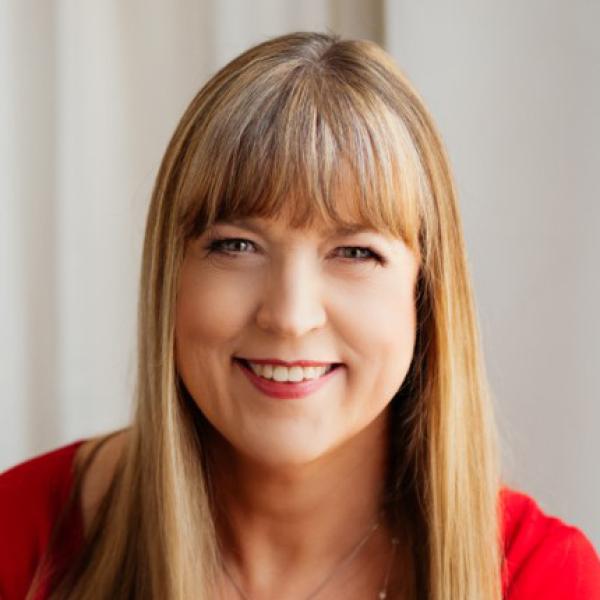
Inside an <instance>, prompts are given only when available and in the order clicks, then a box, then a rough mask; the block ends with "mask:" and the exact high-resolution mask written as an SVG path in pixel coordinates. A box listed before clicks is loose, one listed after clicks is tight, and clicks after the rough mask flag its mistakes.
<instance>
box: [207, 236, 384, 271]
mask: <svg viewBox="0 0 600 600" xmlns="http://www.w3.org/2000/svg"><path fill="white" fill-rule="evenodd" d="M236 245H237V247H238V250H233V249H232V247H235V246H236ZM240 246H241V247H242V248H244V247H248V246H250V247H254V248H255V244H254V242H251V241H250V240H247V239H244V238H233V237H231V238H216V239H212V240H210V242H209V243H208V244H207V245H206V246H205V250H206V251H207V255H211V254H216V255H222V256H227V257H230V258H233V259H235V258H238V257H239V256H240V255H242V254H246V253H247V252H246V251H244V250H243V249H242V250H239V248H240ZM338 249H342V250H350V251H352V254H354V256H346V257H343V258H342V260H347V261H350V262H356V263H366V262H371V261H373V262H375V263H377V264H379V265H384V264H385V263H386V261H385V259H384V258H383V257H382V256H381V255H379V254H378V253H377V252H375V250H373V249H372V248H369V247H367V246H340V247H339V248H338ZM356 251H359V256H356ZM253 252H255V250H254V251H253Z"/></svg>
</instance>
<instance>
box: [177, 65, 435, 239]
mask: <svg viewBox="0 0 600 600" xmlns="http://www.w3.org/2000/svg"><path fill="white" fill-rule="evenodd" d="M286 68H287V73H286V74H285V75H284V74H281V73H278V70H277V68H275V69H270V70H269V71H268V72H265V73H262V74H261V75H260V76H258V77H255V78H254V79H252V80H251V81H250V82H248V83H245V84H244V86H243V87H242V88H240V89H239V90H238V91H239V93H238V94H237V95H235V96H234V95H233V94H232V93H227V94H225V99H224V100H222V101H220V102H219V104H218V106H216V107H211V109H210V110H208V111H207V112H208V113H209V114H208V115H207V116H206V118H205V122H204V123H203V124H202V125H201V126H200V127H199V128H198V129H199V130H203V131H202V133H199V134H198V140H197V142H196V147H195V149H194V158H193V159H192V160H191V161H190V166H189V169H188V173H187V176H186V177H184V180H185V179H187V180H188V182H189V183H188V186H185V188H187V189H186V192H185V194H184V199H183V206H184V211H183V216H182V218H183V221H184V231H185V236H186V238H191V237H197V236H199V235H200V234H201V233H202V232H203V231H204V230H205V229H206V228H207V227H209V226H210V225H212V224H213V223H214V222H215V221H219V220H229V219H237V218H244V217H263V218H267V219H283V220H284V221H285V222H286V223H287V224H288V225H289V226H290V227H292V228H294V229H308V228H312V227H324V228H329V227H347V228H352V227H354V226H363V227H365V226H366V227H370V228H373V229H375V230H377V231H380V232H383V233H386V234H389V235H392V236H394V237H397V238H401V239H403V240H404V242H405V243H406V244H407V245H408V246H409V247H410V248H411V249H413V250H417V249H418V240H419V228H420V224H421V222H422V203H423V195H424V188H423V181H424V180H425V178H424V175H423V168H422V165H421V162H420V160H419V156H418V153H417V151H416V149H415V146H414V143H413V141H412V139H411V137H410V135H409V133H408V131H407V129H406V127H405V126H404V123H403V121H402V119H401V118H400V116H399V114H398V113H397V112H396V111H395V110H394V109H393V108H394V107H393V102H392V101H391V99H390V98H389V97H388V98H385V97H382V94H383V92H381V91H380V90H379V93H376V92H375V91H374V90H372V89H369V88H368V87H367V86H366V85H364V84H363V83H362V82H360V81H358V82H356V81H355V82H352V83H353V85H350V83H349V82H347V81H344V80H340V79H339V78H336V77H334V76H329V77H328V76H327V73H325V74H323V72H320V71H316V72H314V69H312V70H311V69H310V68H309V67H307V66H306V65H305V64H301V65H297V66H296V68H293V69H291V70H290V67H289V63H288V64H287V65H286ZM220 93H221V94H223V91H222V90H221V91H220ZM185 188H184V189H185Z"/></svg>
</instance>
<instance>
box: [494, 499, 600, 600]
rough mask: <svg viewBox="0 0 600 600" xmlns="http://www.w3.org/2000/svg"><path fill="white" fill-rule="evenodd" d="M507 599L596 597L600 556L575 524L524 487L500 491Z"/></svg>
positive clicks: (596, 599)
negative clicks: (544, 507)
mask: <svg viewBox="0 0 600 600" xmlns="http://www.w3.org/2000/svg"><path fill="white" fill-rule="evenodd" d="M500 500H501V512H502V524H503V525H502V526H503V543H504V558H505V565H504V567H505V573H504V577H505V591H506V598H507V599H508V600H521V599H522V600H525V599H527V598H545V599H546V600H552V599H555V598H556V599H558V598H570V599H572V600H600V559H599V558H598V554H597V553H596V550H595V549H594V546H593V545H592V543H591V542H590V540H589V539H588V538H587V537H586V536H585V534H584V533H583V532H582V531H581V530H579V529H578V528H577V527H574V526H572V525H569V524H567V523H565V522H563V521H562V520H561V519H559V518H557V517H553V516H551V515H548V514H546V513H545V512H544V511H543V510H542V509H541V508H540V506H539V505H538V503H537V502H536V501H535V500H534V499H533V498H531V497H530V496H528V495H527V494H525V493H522V492H520V491H517V490H514V489H510V488H506V487H505V488H502V490H501V494H500Z"/></svg>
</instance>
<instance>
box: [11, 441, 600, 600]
mask: <svg viewBox="0 0 600 600" xmlns="http://www.w3.org/2000/svg"><path fill="white" fill-rule="evenodd" d="M84 441H85V440H78V441H76V442H74V443H72V444H70V445H68V446H64V447H62V448H58V449H57V450H54V451H52V452H48V453H46V454H43V455H41V456H37V457H35V458H33V459H31V460H29V461H27V462H24V463H22V464H20V465H17V466H16V467H13V468H12V469H10V470H8V471H6V472H4V473H2V474H1V475H0V599H1V600H23V599H24V598H25V595H26V593H27V590H28V588H29V585H30V583H31V580H32V577H33V574H34V572H35V569H36V566H37V565H38V563H39V560H40V557H41V555H42V553H43V551H44V549H45V548H46V546H47V544H48V542H49V539H50V534H51V531H52V526H53V524H54V522H55V520H56V517H57V515H58V514H59V512H60V510H61V508H62V507H63V506H64V505H65V502H66V501H67V498H68V495H69V492H70V489H71V485H72V483H73V458H74V456H75V452H76V450H77V448H78V447H79V446H80V445H81V444H82V443H83V442H84ZM501 502H502V508H503V515H504V516H503V535H504V544H505V555H506V571H505V581H504V597H505V598H506V599H507V600H535V599H538V598H539V599H541V600H559V599H560V600H567V599H568V600H600V560H599V558H598V555H597V553H596V551H595V550H594V547H593V546H592V544H591V542H590V541H589V540H588V538H587V537H586V536H585V535H584V534H583V533H582V532H581V531H580V530H579V529H577V528H575V527H572V526H570V525H567V524H566V523H564V522H563V521H561V520H560V519H557V518H555V517H551V516H549V515H546V514H545V513H543V512H542V510H541V509H540V507H539V506H538V505H537V504H536V502H535V501H534V500H533V499H532V498H530V497H529V496H527V495H525V494H523V493H520V492H517V491H515V490H511V489H508V488H503V489H502V492H501ZM82 531H83V528H82V518H81V514H80V512H79V510H75V511H74V512H73V514H71V515H69V516H68V527H66V532H67V533H66V534H65V535H64V536H63V538H62V539H61V540H60V544H59V550H58V553H57V554H58V556H57V557H56V563H55V564H56V565H57V566H58V568H59V569H60V568H64V567H66V565H68V560H69V557H73V556H74V555H75V554H76V552H77V548H78V547H79V545H80V544H81V543H82V540H83V536H82ZM46 596H47V590H45V589H44V588H43V589H42V593H41V594H40V595H38V596H37V598H36V600H43V599H44V598H45V597H46Z"/></svg>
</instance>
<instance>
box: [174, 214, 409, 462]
mask: <svg viewBox="0 0 600 600" xmlns="http://www.w3.org/2000/svg"><path fill="white" fill-rule="evenodd" d="M222 239H225V240H227V241H220V242H218V241H217V240H222ZM211 245H212V250H211V248H210V247H211ZM380 261H381V262H380ZM417 273H418V259H417V258H416V256H415V255H414V254H413V253H412V252H411V251H410V250H409V248H408V247H407V246H406V245H405V244H404V243H403V242H402V241H401V240H399V239H396V238H391V237H386V236H385V235H384V234H381V233H378V232H374V231H359V232H351V233H348V232H342V231H340V232H335V231H323V230H317V229H311V230H309V231H300V230H293V229H289V228H287V227H286V226H285V225H284V224H283V222H282V221H277V220H265V219H262V218H248V219H244V220H243V221H237V222H233V221H232V222H221V223H217V224H216V225H215V226H213V228H212V229H210V230H207V231H205V232H204V234H203V235H202V236H201V237H200V238H197V239H196V240H194V241H191V242H190V243H189V244H188V247H187V249H186V254H185V258H184V261H183V265H182V271H181V274H180V283H179V289H178V296H177V307H176V323H175V338H176V361H177V368H178V372H179V374H180V375H181V377H182V379H183V382H184V384H185V386H186V388H187V389H188V391H189V392H190V394H191V396H192V397H193V399H194V401H195V402H196V404H197V405H198V407H199V408H200V409H201V410H202V412H203V413H204V415H205V416H206V418H207V419H208V420H209V421H210V422H211V424H212V425H213V427H215V428H216V429H217V430H218V431H219V433H220V434H221V435H222V436H223V437H224V438H225V439H226V440H227V441H228V442H229V443H230V444H231V445H232V446H233V447H234V448H235V449H236V450H238V451H239V452H242V453H244V454H245V455H247V456H250V457H252V458H254V459H257V460H260V461H262V462H265V463H269V464H276V465H280V466H281V465H298V464H302V463H306V462H308V461H311V460H314V459H316V458H318V457H320V456H323V455H325V454H326V453H328V452H330V451H331V450H334V449H336V448H338V447H339V446H340V445H342V444H344V443H345V442H348V441H349V440H351V439H352V438H353V437H354V436H357V435H358V434H359V433H360V432H362V431H364V430H366V429H367V428H368V426H369V425H371V424H373V423H375V422H376V418H377V417H378V416H379V415H381V414H382V412H383V411H384V409H385V408H386V406H387V405H388V403H389V402H390V400H391V399H392V397H393V396H394V394H395V393H396V392H397V390H398V389H399V387H400V385H401V384H402V382H403V380H404V378H405V376H406V373H407V371H408V368H409V365H410V362H411V358H412V354H413V348H414V342H415V331H416V311H415V302H414V292H415V283H416V278H417ZM240 358H242V359H246V360H248V361H254V362H256V361H261V360H262V361H264V360H266V361H267V362H268V363H273V361H276V360H279V361H286V362H288V363H290V362H292V363H294V362H299V361H315V362H317V363H324V364H325V365H328V364H330V363H336V364H339V363H341V365H340V366H338V367H337V368H335V369H334V370H333V371H331V372H330V373H328V374H325V375H324V376H321V377H322V378H321V377H318V376H319V375H320V371H316V370H312V372H311V370H307V371H304V370H302V369H301V368H298V367H297V366H296V367H295V368H292V369H290V370H289V371H288V370H287V369H282V368H281V367H279V368H275V369H272V368H269V367H266V371H258V375H257V374H254V373H253V374H251V373H252V370H251V369H248V368H247V365H246V366H244V365H243V364H241V363H240V362H239V360H238V359H240ZM261 373H262V375H261ZM288 375H289V376H290V377H291V379H295V380H298V379H304V378H310V377H313V378H314V377H317V379H312V380H311V381H309V382H305V383H302V384H299V383H289V382H285V381H280V382H277V381H273V378H274V379H275V380H287V378H288ZM265 377H266V378H267V379H268V378H269V377H270V378H271V379H268V380H265ZM378 421H379V420H378Z"/></svg>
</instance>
